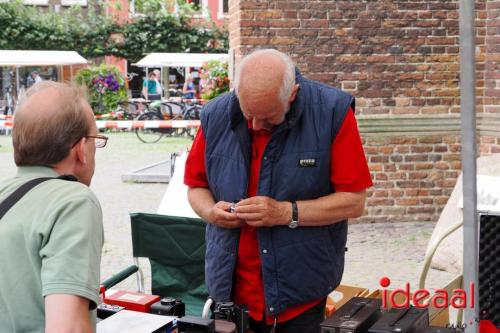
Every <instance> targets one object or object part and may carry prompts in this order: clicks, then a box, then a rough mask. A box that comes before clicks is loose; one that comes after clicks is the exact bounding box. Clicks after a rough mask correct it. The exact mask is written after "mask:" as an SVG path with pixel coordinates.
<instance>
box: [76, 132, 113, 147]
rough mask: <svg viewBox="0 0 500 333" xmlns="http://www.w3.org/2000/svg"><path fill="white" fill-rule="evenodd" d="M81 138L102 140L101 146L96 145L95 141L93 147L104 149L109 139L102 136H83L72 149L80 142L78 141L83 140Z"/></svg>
mask: <svg viewBox="0 0 500 333" xmlns="http://www.w3.org/2000/svg"><path fill="white" fill-rule="evenodd" d="M83 138H94V139H101V140H104V144H103V145H102V146H100V145H97V141H95V143H94V145H95V147H96V148H104V147H106V144H107V143H108V140H109V137H107V136H104V135H99V134H98V135H84V136H82V137H81V138H80V139H78V140H77V141H76V142H75V144H74V145H73V146H72V147H74V146H76V144H77V143H78V142H80V140H81V139H83Z"/></svg>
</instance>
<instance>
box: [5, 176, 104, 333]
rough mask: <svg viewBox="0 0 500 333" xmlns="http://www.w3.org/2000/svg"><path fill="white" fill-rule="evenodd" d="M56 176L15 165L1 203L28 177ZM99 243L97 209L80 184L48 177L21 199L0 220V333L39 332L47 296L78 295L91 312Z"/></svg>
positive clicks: (95, 292) (96, 284)
mask: <svg viewBox="0 0 500 333" xmlns="http://www.w3.org/2000/svg"><path fill="white" fill-rule="evenodd" d="M57 176H58V174H57V173H56V172H54V171H53V170H52V169H50V168H46V167H20V168H19V169H18V173H17V176H16V177H15V178H12V179H9V180H6V181H2V182H0V202H2V201H3V200H5V198H6V197H7V196H9V195H10V194H11V193H12V192H13V191H14V190H16V189H17V188H18V187H19V186H21V185H22V184H24V183H26V182H27V181H29V180H31V179H34V178H39V177H57ZM103 242H104V234H103V225H102V212H101V207H100V205H99V202H98V201H97V198H96V196H95V195H94V194H93V193H92V191H91V190H90V189H89V188H88V187H87V186H85V185H84V184H82V183H79V182H76V181H66V180H59V179H54V180H52V179H51V180H47V181H45V182H43V183H41V184H39V185H37V186H36V187H34V188H33V189H32V190H31V191H29V192H28V193H27V194H26V195H25V196H24V197H22V198H21V200H19V201H18V202H17V203H16V204H15V205H14V206H13V207H12V208H11V209H10V210H9V211H8V212H7V213H6V214H5V215H4V217H3V218H2V219H1V220H0V332H30V333H32V332H44V329H45V309H44V308H45V307H44V297H45V296H47V295H50V294H70V295H78V296H81V297H84V298H87V299H88V300H90V304H91V308H94V307H95V306H96V304H97V303H98V299H99V280H100V276H99V269H100V261H101V250H102V245H103ZM92 312H93V314H92V315H91V318H92V319H93V322H94V325H95V311H92ZM94 328H95V326H94Z"/></svg>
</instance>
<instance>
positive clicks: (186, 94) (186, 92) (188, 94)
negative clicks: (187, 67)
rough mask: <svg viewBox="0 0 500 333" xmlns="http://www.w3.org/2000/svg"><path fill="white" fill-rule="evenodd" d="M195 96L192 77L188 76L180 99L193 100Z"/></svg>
mask: <svg viewBox="0 0 500 333" xmlns="http://www.w3.org/2000/svg"><path fill="white" fill-rule="evenodd" d="M195 96H196V89H195V88H194V83H193V76H192V75H191V74H188V75H187V76H186V81H184V86H183V87H182V97H183V98H185V99H193V98H195Z"/></svg>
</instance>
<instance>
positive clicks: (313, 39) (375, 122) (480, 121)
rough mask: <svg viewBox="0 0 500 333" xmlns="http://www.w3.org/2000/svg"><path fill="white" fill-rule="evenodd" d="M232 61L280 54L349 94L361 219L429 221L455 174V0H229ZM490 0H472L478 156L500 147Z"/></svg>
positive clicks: (496, 15)
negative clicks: (367, 178) (261, 52)
mask: <svg viewBox="0 0 500 333" xmlns="http://www.w3.org/2000/svg"><path fill="white" fill-rule="evenodd" d="M229 17H230V18H229V31H230V48H231V50H232V52H233V53H234V55H235V59H236V63H237V62H238V59H239V58H240V57H241V55H244V54H247V53H248V52H250V51H251V50H253V49H256V48H276V49H278V50H280V51H283V52H285V53H287V54H289V55H290V56H291V57H292V59H293V60H294V61H295V62H296V63H297V66H298V68H299V69H300V70H301V72H302V73H303V74H304V75H305V76H306V77H309V78H311V79H315V80H319V81H322V82H325V83H328V84H331V85H333V86H336V87H338V88H341V89H343V90H345V91H347V92H349V93H351V94H353V95H354V96H356V115H357V120H358V127H359V129H360V132H361V135H362V138H363V143H364V148H365V152H366V156H367V159H368V162H369V165H370V170H371V173H372V177H373V181H374V186H373V188H371V189H370V191H369V197H368V200H367V211H366V214H365V216H364V217H362V218H361V219H359V220H360V221H366V222H386V221H436V220H437V218H438V217H439V214H440V212H441V210H442V208H443V207H444V205H445V204H446V202H447V200H448V197H449V195H450V194H451V191H452V189H453V187H454V186H455V183H456V179H457V177H458V176H459V174H460V172H461V144H460V88H459V70H460V68H459V22H458V19H459V11H458V1H456V0H450V1H441V0H412V1H406V0H405V1H403V0H401V1H388V0H375V1H367V0H360V1H345V0H341V1H318V0H311V1H283V0H270V1H259V0H248V1H244V0H232V1H230V6H229ZM499 41H500V1H499V0H489V1H486V0H479V1H476V49H477V52H476V61H477V64H476V80H477V85H476V86H477V89H476V96H477V104H476V112H477V129H478V140H479V142H478V145H479V153H480V155H488V154H492V153H499V152H500V65H499V63H500V62H499V60H500V46H499V45H500V43H499Z"/></svg>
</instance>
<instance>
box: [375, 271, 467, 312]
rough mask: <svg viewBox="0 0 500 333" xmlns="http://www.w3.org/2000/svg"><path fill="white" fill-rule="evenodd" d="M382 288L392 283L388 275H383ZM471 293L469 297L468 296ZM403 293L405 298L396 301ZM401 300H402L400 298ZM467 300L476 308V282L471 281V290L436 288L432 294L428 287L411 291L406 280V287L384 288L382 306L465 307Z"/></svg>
mask: <svg viewBox="0 0 500 333" xmlns="http://www.w3.org/2000/svg"><path fill="white" fill-rule="evenodd" d="M379 283H380V286H382V288H387V287H389V285H390V284H391V280H390V279H389V278H388V277H385V276H384V277H382V278H381V279H380V281H379ZM467 293H468V294H469V298H468V297H467ZM397 295H401V296H402V297H403V298H404V301H403V302H402V303H398V302H397V301H396V296H397ZM429 296H431V299H430V301H429V302H425V304H424V303H423V301H424V300H425V299H427V298H428V297H429ZM399 301H401V300H399ZM467 301H469V302H468V303H469V307H470V308H474V283H473V282H471V283H470V286H469V290H468V291H467V290H465V289H453V290H452V291H451V293H450V292H448V291H447V290H446V289H436V291H435V293H434V294H433V295H431V293H430V292H429V290H427V289H417V290H415V291H414V292H411V291H410V283H409V282H406V284H405V288H404V289H394V290H391V291H388V290H386V289H382V307H385V308H387V307H388V304H387V303H389V305H390V306H391V307H393V308H409V307H410V305H413V306H414V307H416V308H420V309H423V308H426V307H428V306H429V305H432V306H433V307H435V308H438V309H439V308H448V307H450V306H451V307H453V308H456V309H464V308H466V307H467Z"/></svg>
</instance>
